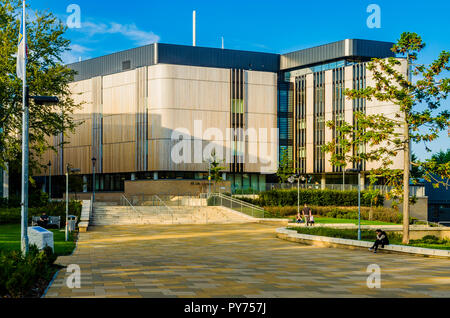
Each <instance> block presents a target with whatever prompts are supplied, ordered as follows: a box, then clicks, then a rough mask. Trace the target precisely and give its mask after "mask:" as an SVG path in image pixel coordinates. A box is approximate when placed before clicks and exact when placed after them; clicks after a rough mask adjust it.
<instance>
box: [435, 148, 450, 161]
mask: <svg viewBox="0 0 450 318" xmlns="http://www.w3.org/2000/svg"><path fill="white" fill-rule="evenodd" d="M431 159H433V160H434V161H435V162H436V163H437V164H446V163H448V162H450V148H448V149H447V151H445V152H444V151H442V150H441V151H439V152H438V153H435V154H434V155H433V156H431Z"/></svg>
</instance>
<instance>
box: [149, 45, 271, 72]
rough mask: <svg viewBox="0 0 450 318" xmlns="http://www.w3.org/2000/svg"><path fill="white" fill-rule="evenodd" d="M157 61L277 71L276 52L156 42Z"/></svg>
mask: <svg viewBox="0 0 450 318" xmlns="http://www.w3.org/2000/svg"><path fill="white" fill-rule="evenodd" d="M157 49H158V63H164V64H178V65H190V66H203V67H217V68H239V69H245V70H254V71H266V72H278V70H279V59H280V56H279V55H278V54H271V53H261V52H249V51H237V50H226V49H217V48H206V47H198V46H195V47H194V46H185V45H173V44H161V43H158V48H157Z"/></svg>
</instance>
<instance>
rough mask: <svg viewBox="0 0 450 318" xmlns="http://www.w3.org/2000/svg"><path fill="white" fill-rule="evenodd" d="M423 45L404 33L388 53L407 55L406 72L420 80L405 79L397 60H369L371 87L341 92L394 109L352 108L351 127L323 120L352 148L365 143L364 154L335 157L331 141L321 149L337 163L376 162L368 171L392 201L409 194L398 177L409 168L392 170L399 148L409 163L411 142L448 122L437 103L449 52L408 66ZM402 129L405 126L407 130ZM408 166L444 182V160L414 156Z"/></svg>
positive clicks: (449, 168)
mask: <svg viewBox="0 0 450 318" xmlns="http://www.w3.org/2000/svg"><path fill="white" fill-rule="evenodd" d="M424 47H425V43H423V41H422V39H421V37H420V36H418V35H417V34H415V33H410V32H405V33H403V34H402V35H401V37H400V39H399V40H398V42H397V44H395V45H394V46H393V48H392V51H393V52H395V53H397V54H399V55H401V56H405V57H406V62H408V63H409V64H410V65H411V67H412V68H411V72H410V75H414V76H416V77H418V78H419V80H417V81H416V82H415V83H414V82H412V81H410V79H409V76H405V75H404V71H402V70H401V69H402V65H401V64H402V63H401V62H400V60H399V59H396V58H387V59H373V60H372V62H370V63H368V64H367V71H368V72H370V73H371V75H372V78H373V80H374V86H373V87H370V86H368V87H366V88H364V89H360V90H350V89H347V90H346V91H345V95H346V96H347V97H348V98H350V99H361V98H363V99H366V100H369V101H371V100H377V101H381V102H389V103H393V104H395V105H397V106H398V111H397V112H396V113H394V114H371V115H368V114H364V113H360V112H357V113H355V122H356V124H355V125H354V126H352V125H349V124H344V125H340V126H338V125H336V124H335V123H334V122H328V123H327V126H328V127H330V128H335V129H336V131H337V134H338V135H341V136H342V138H344V139H345V140H346V142H348V143H350V144H351V147H352V148H355V147H358V145H366V147H365V148H366V151H364V152H353V153H350V154H349V155H345V156H344V158H339V157H336V156H333V151H335V148H336V147H335V144H336V142H335V141H332V142H331V143H329V144H327V145H326V146H325V147H324V150H325V151H327V152H331V154H332V158H331V162H332V163H335V162H339V159H340V160H341V161H342V160H344V159H345V160H346V161H347V162H361V161H363V160H365V161H376V162H379V163H380V166H379V168H378V169H374V170H371V171H370V173H371V175H372V176H373V177H376V178H377V179H383V180H385V184H386V185H389V186H392V187H393V190H392V192H391V193H390V195H389V198H392V199H394V200H402V199H403V198H404V197H408V193H407V192H408V191H407V189H403V181H402V178H405V179H407V180H408V179H409V178H408V174H409V171H406V174H404V171H403V170H394V169H391V168H390V167H391V164H392V163H393V158H394V157H395V156H397V155H398V154H400V153H401V152H402V151H403V154H404V160H406V161H405V162H406V166H409V156H410V144H411V143H413V142H415V143H418V142H421V143H422V142H423V143H428V142H431V141H433V140H435V139H436V138H438V136H439V133H440V132H441V131H443V130H445V129H446V128H447V126H448V124H449V118H450V112H449V111H448V109H446V108H445V107H441V106H442V103H443V101H444V100H445V99H446V98H447V97H448V94H449V92H450V79H449V78H446V77H445V72H446V71H449V70H450V65H449V59H450V53H449V52H446V51H443V52H442V53H441V54H440V55H439V57H438V58H437V59H436V60H435V61H434V62H432V63H431V64H430V65H428V66H426V65H423V64H413V62H414V61H416V60H417V58H418V53H419V52H420V51H421V50H422V49H423V48H424ZM424 106H425V107H424ZM441 108H442V109H441ZM404 128H407V129H406V131H407V132H405V129H404ZM412 165H413V166H416V167H418V168H420V171H421V172H422V173H423V174H424V178H425V179H427V180H428V179H429V180H434V182H435V183H436V184H438V183H444V182H442V181H440V180H437V178H436V177H435V175H438V176H440V177H441V178H442V179H441V180H445V181H447V183H448V179H449V177H450V164H449V163H439V161H438V160H435V159H430V160H427V161H425V162H420V161H418V160H413V161H412Z"/></svg>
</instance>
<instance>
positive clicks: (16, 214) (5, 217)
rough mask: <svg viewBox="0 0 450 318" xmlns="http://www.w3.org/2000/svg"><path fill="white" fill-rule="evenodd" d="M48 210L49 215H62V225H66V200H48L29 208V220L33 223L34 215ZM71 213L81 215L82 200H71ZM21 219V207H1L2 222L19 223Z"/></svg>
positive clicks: (0, 221)
mask: <svg viewBox="0 0 450 318" xmlns="http://www.w3.org/2000/svg"><path fill="white" fill-rule="evenodd" d="M44 211H45V212H46V213H47V215H49V216H60V217H61V226H64V224H65V220H66V203H65V202H62V201H61V202H51V203H49V202H47V201H45V202H44V203H43V205H41V206H39V207H34V208H29V210H28V222H29V224H31V219H32V217H33V216H40V215H42V213H43V212H44ZM69 214H71V215H75V216H77V217H78V220H79V219H80V216H81V202H80V201H75V200H71V201H69ZM20 221H21V211H20V207H15V208H0V224H19V223H20Z"/></svg>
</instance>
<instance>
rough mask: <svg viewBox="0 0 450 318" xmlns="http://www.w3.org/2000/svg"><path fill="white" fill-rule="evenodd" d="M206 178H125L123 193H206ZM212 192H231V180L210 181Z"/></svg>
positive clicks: (207, 186) (207, 185) (131, 194)
mask: <svg viewBox="0 0 450 318" xmlns="http://www.w3.org/2000/svg"><path fill="white" fill-rule="evenodd" d="M208 189H209V183H208V180H135V181H131V180H126V181H125V195H126V196H133V195H154V194H157V195H199V194H200V193H207V192H208ZM211 191H212V192H228V193H231V182H230V181H221V182H217V184H216V185H215V184H214V182H213V181H211Z"/></svg>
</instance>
